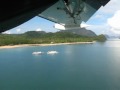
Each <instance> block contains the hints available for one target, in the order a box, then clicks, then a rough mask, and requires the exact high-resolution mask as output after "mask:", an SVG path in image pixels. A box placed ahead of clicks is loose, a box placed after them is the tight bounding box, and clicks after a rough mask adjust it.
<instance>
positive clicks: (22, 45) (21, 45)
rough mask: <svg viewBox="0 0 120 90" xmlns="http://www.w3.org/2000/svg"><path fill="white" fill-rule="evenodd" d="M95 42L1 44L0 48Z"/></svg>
mask: <svg viewBox="0 0 120 90" xmlns="http://www.w3.org/2000/svg"><path fill="white" fill-rule="evenodd" d="M92 43H95V41H93V42H72V43H54V44H20V45H6V46H0V49H4V48H6V49H7V48H18V47H26V46H52V45H70V44H92Z"/></svg>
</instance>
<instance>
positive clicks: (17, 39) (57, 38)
mask: <svg viewBox="0 0 120 90" xmlns="http://www.w3.org/2000/svg"><path fill="white" fill-rule="evenodd" d="M105 40H106V38H105V36H104V35H99V36H97V35H96V36H82V35H78V34H74V33H70V32H56V33H51V32H50V33H46V32H44V31H39V32H38V31H28V32H26V33H23V34H0V46H5V45H19V44H50V43H72V42H92V41H105Z"/></svg>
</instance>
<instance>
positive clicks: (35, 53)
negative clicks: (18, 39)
mask: <svg viewBox="0 0 120 90" xmlns="http://www.w3.org/2000/svg"><path fill="white" fill-rule="evenodd" d="M32 54H34V55H40V54H43V52H33V53H32Z"/></svg>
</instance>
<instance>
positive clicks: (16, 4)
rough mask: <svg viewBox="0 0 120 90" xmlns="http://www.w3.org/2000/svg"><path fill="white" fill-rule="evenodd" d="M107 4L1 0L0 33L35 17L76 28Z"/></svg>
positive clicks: (73, 0)
mask: <svg viewBox="0 0 120 90" xmlns="http://www.w3.org/2000/svg"><path fill="white" fill-rule="evenodd" d="M108 2H109V0H43V1H41V0H15V1H12V0H1V1H0V32H4V31H6V30H9V29H11V28H14V27H16V26H18V25H20V24H22V23H24V22H26V21H28V20H30V19H31V18H33V17H35V16H37V15H38V16H39V17H42V18H45V19H48V20H51V21H53V22H56V23H59V24H61V25H63V26H65V27H70V28H72V27H78V26H79V24H80V23H81V22H82V21H85V22H86V21H87V20H88V19H89V18H90V17H91V16H92V15H93V14H94V13H95V12H96V11H97V10H98V9H99V8H100V7H101V6H104V5H106V4H107V3H108Z"/></svg>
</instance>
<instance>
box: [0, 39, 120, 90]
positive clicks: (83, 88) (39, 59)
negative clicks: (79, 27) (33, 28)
mask: <svg viewBox="0 0 120 90" xmlns="http://www.w3.org/2000/svg"><path fill="white" fill-rule="evenodd" d="M50 50H56V51H58V52H59V53H58V54H55V55H48V54H47V51H50ZM34 51H42V52H44V54H42V55H33V54H32V52H34ZM0 90H120V41H119V40H116V41H115V40H111V41H106V42H104V43H102V42H96V43H94V44H76V45H56V46H29V47H19V48H11V49H0Z"/></svg>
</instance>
